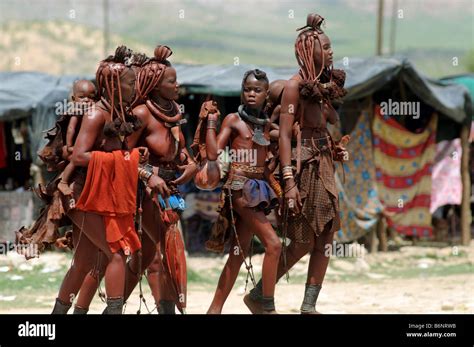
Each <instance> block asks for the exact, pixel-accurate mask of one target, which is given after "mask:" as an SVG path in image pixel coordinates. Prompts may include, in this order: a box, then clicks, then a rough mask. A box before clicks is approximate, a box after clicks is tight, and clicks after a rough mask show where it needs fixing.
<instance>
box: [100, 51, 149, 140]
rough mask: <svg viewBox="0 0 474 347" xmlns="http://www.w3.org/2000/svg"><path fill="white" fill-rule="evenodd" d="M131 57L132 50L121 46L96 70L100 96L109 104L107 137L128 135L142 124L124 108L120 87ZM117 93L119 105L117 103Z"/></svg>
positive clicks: (105, 131)
mask: <svg viewBox="0 0 474 347" xmlns="http://www.w3.org/2000/svg"><path fill="white" fill-rule="evenodd" d="M131 57H132V50H130V49H129V48H127V47H126V46H119V47H117V49H116V50H115V53H114V55H110V56H108V57H107V58H106V59H104V60H102V61H101V62H100V63H99V67H98V69H97V72H96V81H97V85H98V97H99V98H100V99H101V100H102V102H103V104H104V105H106V106H109V112H110V121H108V122H106V124H105V126H104V135H106V136H107V137H115V136H117V135H122V136H128V135H130V134H132V132H133V131H135V130H137V129H138V128H139V127H140V126H141V124H140V122H139V121H138V119H137V118H136V117H134V116H133V115H132V114H131V113H130V111H129V110H128V109H124V105H123V100H122V90H121V87H120V78H121V76H123V74H124V73H125V72H127V71H128V69H129V68H130V62H131ZM116 93H118V101H119V102H118V103H119V105H115V99H116V97H115V96H116ZM109 103H110V105H109Z"/></svg>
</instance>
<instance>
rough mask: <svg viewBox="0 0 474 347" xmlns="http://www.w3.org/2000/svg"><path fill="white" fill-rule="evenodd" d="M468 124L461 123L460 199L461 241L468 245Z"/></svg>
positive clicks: (469, 190) (469, 232) (469, 214)
mask: <svg viewBox="0 0 474 347" xmlns="http://www.w3.org/2000/svg"><path fill="white" fill-rule="evenodd" d="M469 131H470V129H469V126H468V125H467V124H463V126H462V128H461V147H462V155H461V180H462V200H461V243H462V244H463V245H464V246H467V245H469V243H470V241H471V222H472V215H471V201H470V200H471V177H470V176H469V155H470V154H469V150H470V148H469Z"/></svg>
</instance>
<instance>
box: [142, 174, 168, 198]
mask: <svg viewBox="0 0 474 347" xmlns="http://www.w3.org/2000/svg"><path fill="white" fill-rule="evenodd" d="M146 185H147V187H148V188H150V189H152V190H153V191H154V192H156V193H158V194H160V195H161V197H162V198H163V199H166V198H168V197H169V196H170V195H171V191H170V189H169V188H168V186H167V185H166V182H165V180H164V179H162V178H161V177H160V176H158V175H152V176H151V177H150V179H149V180H148V182H147V184H146Z"/></svg>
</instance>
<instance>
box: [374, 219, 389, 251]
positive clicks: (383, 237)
mask: <svg viewBox="0 0 474 347" xmlns="http://www.w3.org/2000/svg"><path fill="white" fill-rule="evenodd" d="M377 237H378V239H379V251H381V252H387V251H388V242H387V229H386V228H385V219H384V217H383V216H382V214H380V215H379V220H378V222H377Z"/></svg>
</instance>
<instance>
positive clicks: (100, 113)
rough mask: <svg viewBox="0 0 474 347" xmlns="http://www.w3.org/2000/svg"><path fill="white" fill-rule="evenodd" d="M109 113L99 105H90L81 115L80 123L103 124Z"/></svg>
mask: <svg viewBox="0 0 474 347" xmlns="http://www.w3.org/2000/svg"><path fill="white" fill-rule="evenodd" d="M108 116H109V114H108V113H107V112H105V111H104V110H103V109H101V108H100V107H92V108H91V109H90V110H89V111H88V112H87V113H86V114H85V115H84V116H83V117H82V124H83V125H84V124H88V125H89V126H92V127H94V126H100V125H103V124H104V123H105V121H106V119H107V118H108Z"/></svg>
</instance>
